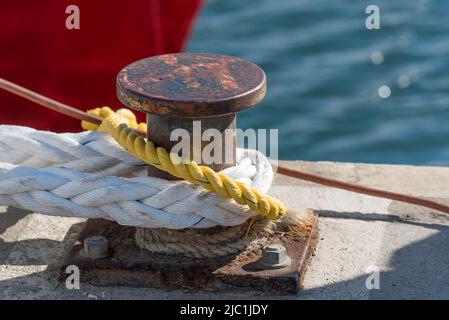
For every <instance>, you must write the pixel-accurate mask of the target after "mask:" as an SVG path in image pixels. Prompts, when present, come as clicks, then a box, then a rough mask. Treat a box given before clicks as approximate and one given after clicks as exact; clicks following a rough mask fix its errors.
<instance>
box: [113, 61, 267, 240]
mask: <svg viewBox="0 0 449 320" xmlns="http://www.w3.org/2000/svg"><path fill="white" fill-rule="evenodd" d="M265 90H266V81H265V73H264V72H263V71H262V69H261V68H259V67H258V66H257V65H255V64H253V63H251V62H249V61H246V60H243V59H240V58H236V57H231V56H223V55H217V54H209V53H177V54H167V55H161V56H156V57H151V58H147V59H143V60H140V61H136V62H134V63H132V64H130V65H128V66H126V67H125V68H124V69H122V70H121V71H120V72H119V74H118V76H117V96H118V98H119V100H120V101H121V102H122V103H123V104H125V105H126V106H128V107H130V108H132V109H134V110H138V111H142V112H145V113H146V114H147V127H148V133H147V135H148V138H149V139H151V140H152V141H153V142H154V143H155V145H156V146H160V147H164V148H165V149H167V150H170V149H171V147H172V146H173V145H175V144H176V143H177V141H170V134H171V132H172V131H173V130H175V129H178V128H181V129H185V130H187V131H188V132H189V134H190V136H191V139H190V141H193V139H195V137H193V136H192V135H193V129H192V124H193V121H194V120H195V121H201V134H202V133H203V132H204V131H205V130H207V129H210V128H214V129H217V130H218V131H219V132H220V134H221V135H222V139H221V140H222V143H223V144H224V143H225V141H227V145H226V146H225V145H223V148H222V150H224V151H225V152H228V153H229V152H230V153H231V155H229V154H227V157H228V158H227V159H229V158H231V161H227V162H225V161H222V163H202V162H201V161H200V163H202V164H204V165H207V166H210V167H211V168H212V169H214V170H216V171H220V170H222V169H224V168H226V167H229V166H232V165H233V164H235V150H236V138H235V128H236V113H237V112H239V111H242V110H245V109H248V108H250V107H252V106H254V105H255V104H257V103H258V102H260V101H261V100H262V99H263V97H264V95H265ZM226 129H232V131H231V132H233V134H232V137H231V139H229V137H225V134H229V131H230V130H226ZM197 138H198V137H197ZM200 139H201V137H200ZM229 140H231V142H232V143H231V145H230V146H229ZM208 143H209V142H207V141H206V142H202V143H201V145H200V148H199V150H197V149H194V148H193V146H192V145H191V153H190V154H191V158H192V159H194V155H195V154H196V153H198V152H201V151H202V149H203V147H204V146H205V145H207V144H208ZM221 158H222V159H223V160H224V159H225V157H224V155H222V157H221ZM148 175H149V176H153V177H159V178H164V179H175V177H173V176H171V175H170V174H168V173H166V172H162V171H160V170H158V169H156V168H155V167H152V166H149V168H148ZM196 230H197V232H202V231H201V229H196ZM209 231H210V230H209ZM139 232H140V233H141V234H143V233H146V232H155V230H143V229H142V230H138V232H137V235H138V234H139ZM181 233H182V231H180V235H181ZM137 235H136V237H138V236H137ZM138 242H139V241H138Z"/></svg>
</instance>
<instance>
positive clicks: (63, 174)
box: [0, 126, 273, 229]
mask: <svg viewBox="0 0 449 320" xmlns="http://www.w3.org/2000/svg"><path fill="white" fill-rule="evenodd" d="M17 164H20V165H17ZM145 171H146V170H145V164H144V163H143V162H141V161H140V160H138V159H135V158H134V157H133V156H131V155H130V154H128V153H127V152H126V151H125V150H123V149H122V148H121V147H120V146H119V145H118V144H117V143H116V142H115V141H114V140H113V139H112V138H111V137H110V136H109V135H107V134H105V133H100V132H82V133H65V134H56V133H52V132H45V131H37V130H34V129H31V128H26V127H18V126H0V205H10V206H15V207H18V208H23V209H27V210H31V211H34V212H39V213H44V214H49V215H58V216H76V217H88V218H106V219H113V220H115V221H117V222H118V223H120V224H124V225H131V226H140V227H146V228H169V229H182V228H210V227H213V226H216V225H224V226H232V225H238V224H241V223H243V222H244V221H246V220H247V219H248V218H249V217H250V216H252V215H253V213H252V212H251V211H249V210H248V209H246V207H243V206H240V205H238V204H236V203H235V202H234V201H232V200H228V199H223V198H222V197H220V196H218V195H217V194H215V193H211V192H207V191H205V190H204V189H202V188H200V187H198V186H194V185H192V184H189V183H188V182H185V181H167V180H163V179H158V178H152V177H146V176H143V175H145ZM93 172H95V173H93ZM222 172H223V173H224V174H226V175H228V176H229V177H232V178H234V179H239V180H241V181H243V182H244V183H246V184H248V185H250V186H252V187H253V188H256V189H257V190H259V191H260V192H262V193H265V192H267V191H268V189H269V187H270V185H271V182H272V179H273V171H272V168H271V165H270V163H269V161H268V160H267V159H266V158H265V157H264V156H263V155H262V154H261V153H259V152H257V151H254V150H243V149H238V150H237V166H235V167H232V168H228V169H225V170H223V171H222ZM110 175H118V176H138V177H134V178H130V179H125V178H120V177H114V176H110Z"/></svg>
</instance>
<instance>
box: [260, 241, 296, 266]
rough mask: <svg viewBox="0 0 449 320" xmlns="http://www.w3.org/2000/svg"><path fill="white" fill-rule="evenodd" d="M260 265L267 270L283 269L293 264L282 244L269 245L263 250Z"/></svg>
mask: <svg viewBox="0 0 449 320" xmlns="http://www.w3.org/2000/svg"><path fill="white" fill-rule="evenodd" d="M259 262H260V265H261V266H262V267H264V268H265V269H281V268H285V267H288V266H289V265H290V264H291V259H290V257H289V256H288V255H287V250H286V249H285V247H284V246H283V245H280V244H269V245H267V246H265V247H264V248H263V250H262V258H261V259H260V261H259Z"/></svg>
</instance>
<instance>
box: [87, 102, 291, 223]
mask: <svg viewBox="0 0 449 320" xmlns="http://www.w3.org/2000/svg"><path fill="white" fill-rule="evenodd" d="M88 113H89V114H92V115H96V116H99V117H101V118H103V122H102V123H101V124H100V126H98V125H95V124H93V123H90V122H87V121H82V122H81V126H82V127H83V129H84V130H98V131H103V132H107V133H109V134H110V135H111V136H112V137H113V138H114V139H115V140H116V141H117V142H118V143H119V144H120V145H121V146H122V147H123V148H125V149H126V150H128V151H129V152H130V153H131V154H133V155H134V156H136V157H137V158H139V159H141V160H142V161H144V162H146V163H148V164H150V165H152V166H155V167H156V168H158V169H160V170H163V171H166V172H168V173H170V174H171V175H173V176H176V177H178V178H182V179H184V180H187V181H189V182H191V183H194V184H197V185H200V186H202V187H203V188H205V189H207V190H209V191H213V192H216V193H218V194H219V195H220V196H222V197H224V198H232V199H234V200H235V201H236V202H237V203H239V204H241V205H247V206H248V207H249V208H250V209H252V210H255V211H256V212H258V213H260V214H261V215H263V216H265V217H267V218H269V219H272V220H276V219H279V218H280V217H282V216H283V215H284V214H285V212H286V210H285V207H284V205H283V204H282V203H281V202H280V201H279V200H277V199H275V198H273V197H270V196H268V195H263V194H261V193H260V192H258V191H257V190H255V189H253V188H251V187H248V186H247V185H245V184H244V183H242V182H240V181H237V180H233V179H231V178H229V177H227V176H226V175H224V174H222V173H219V172H218V173H217V172H215V171H214V170H212V169H211V168H209V167H206V166H201V165H198V164H196V163H195V162H194V161H189V162H185V161H181V160H180V158H179V156H178V155H177V154H174V153H171V154H170V153H168V152H167V150H165V149H164V148H160V147H159V148H156V147H155V146H154V144H153V142H151V141H150V140H147V141H145V139H144V138H143V137H141V136H140V135H138V134H136V133H135V132H133V130H132V129H138V130H140V131H144V132H146V130H147V127H146V124H145V123H140V124H139V123H137V121H136V117H135V115H134V113H132V111H130V110H128V109H120V110H118V111H117V112H114V111H112V110H111V109H110V108H109V107H102V108H96V109H92V110H89V111H88Z"/></svg>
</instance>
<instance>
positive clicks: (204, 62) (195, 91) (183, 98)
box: [117, 53, 266, 118]
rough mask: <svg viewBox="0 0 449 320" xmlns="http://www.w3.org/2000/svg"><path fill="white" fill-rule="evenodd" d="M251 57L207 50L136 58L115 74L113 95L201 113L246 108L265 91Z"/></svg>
mask: <svg viewBox="0 0 449 320" xmlns="http://www.w3.org/2000/svg"><path fill="white" fill-rule="evenodd" d="M265 90H266V84H265V73H264V72H263V70H262V69H261V68H259V67H258V66H257V65H255V64H254V63H251V62H249V61H246V60H243V59H240V58H236V57H231V56H224V55H217V54H211V53H176V54H167V55H161V56H155V57H151V58H147V59H143V60H140V61H136V62H134V63H132V64H130V65H128V66H127V67H125V68H124V69H122V70H121V71H120V73H119V74H118V76H117V96H118V98H119V99H120V101H121V102H122V103H123V104H125V105H127V106H128V107H130V108H133V109H136V110H140V111H143V112H148V113H153V114H158V115H162V116H170V117H186V118H201V117H210V116H217V115H223V114H229V113H235V112H238V111H241V110H244V109H247V108H249V107H251V106H253V105H255V104H256V103H258V102H259V101H261V100H262V98H263V97H264V95H265Z"/></svg>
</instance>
